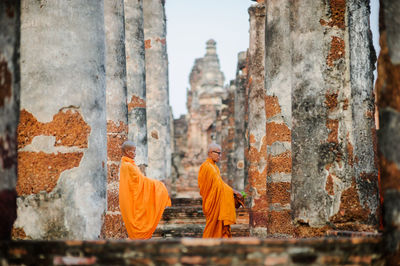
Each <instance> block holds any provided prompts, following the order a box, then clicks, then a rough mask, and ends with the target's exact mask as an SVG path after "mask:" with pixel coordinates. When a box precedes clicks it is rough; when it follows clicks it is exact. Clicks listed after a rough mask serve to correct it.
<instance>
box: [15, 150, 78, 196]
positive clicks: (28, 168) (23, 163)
mask: <svg viewBox="0 0 400 266" xmlns="http://www.w3.org/2000/svg"><path fill="white" fill-rule="evenodd" d="M82 157H83V153H81V152H76V153H57V154H46V153H44V152H38V153H36V152H19V153H18V165H19V167H18V180H17V188H16V189H17V193H18V195H19V196H21V195H30V194H37V193H38V192H40V191H46V192H51V191H52V190H53V189H54V187H55V186H56V185H57V181H58V178H59V177H60V174H61V173H62V172H63V171H65V170H68V169H71V168H74V167H78V166H79V163H80V162H81V159H82Z"/></svg>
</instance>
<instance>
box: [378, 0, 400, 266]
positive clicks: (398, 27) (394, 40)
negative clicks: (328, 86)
mask: <svg viewBox="0 0 400 266" xmlns="http://www.w3.org/2000/svg"><path fill="white" fill-rule="evenodd" d="M399 16H400V4H399V2H398V1H389V0H382V1H380V15H379V29H380V46H381V53H380V55H379V59H378V80H377V82H376V89H377V96H378V106H379V131H378V143H379V163H380V171H381V180H382V183H381V187H382V193H383V199H384V201H383V208H384V211H383V213H384V226H385V231H386V232H385V243H386V250H387V253H388V254H387V255H388V256H387V258H388V265H396V263H398V262H399V260H400V205H399V202H400V22H399V20H398V18H399Z"/></svg>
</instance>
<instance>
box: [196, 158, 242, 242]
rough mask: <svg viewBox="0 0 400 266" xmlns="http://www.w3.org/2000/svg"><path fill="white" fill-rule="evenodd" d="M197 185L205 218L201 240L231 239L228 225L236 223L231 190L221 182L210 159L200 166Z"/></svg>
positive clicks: (216, 169)
mask: <svg viewBox="0 0 400 266" xmlns="http://www.w3.org/2000/svg"><path fill="white" fill-rule="evenodd" d="M198 184H199V188H200V195H201V197H202V198H203V213H204V215H205V216H206V227H205V228H204V232H203V238H211V237H214V238H221V237H231V234H230V225H231V224H234V223H236V211H235V201H234V198H233V189H232V188H231V187H230V186H228V185H227V184H225V182H224V181H223V180H222V178H221V174H220V171H219V168H218V166H217V165H216V164H215V162H214V161H213V160H211V159H210V158H208V159H207V160H206V161H205V162H204V163H203V164H202V165H201V166H200V170H199V176H198Z"/></svg>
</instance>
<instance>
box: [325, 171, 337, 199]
mask: <svg viewBox="0 0 400 266" xmlns="http://www.w3.org/2000/svg"><path fill="white" fill-rule="evenodd" d="M325 190H326V192H328V194H329V195H331V196H333V195H335V191H334V190H333V178H332V175H330V174H329V175H328V177H327V179H326V184H325Z"/></svg>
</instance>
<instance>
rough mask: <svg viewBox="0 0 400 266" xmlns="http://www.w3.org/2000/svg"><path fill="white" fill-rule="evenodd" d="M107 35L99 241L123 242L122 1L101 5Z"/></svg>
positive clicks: (125, 133) (124, 112)
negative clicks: (104, 163)
mask: <svg viewBox="0 0 400 266" xmlns="http://www.w3.org/2000/svg"><path fill="white" fill-rule="evenodd" d="M104 26H105V33H106V51H107V54H106V63H107V64H106V81H107V89H106V105H107V108H106V109H107V172H108V174H107V211H106V214H105V216H104V223H103V227H102V233H101V237H102V238H126V237H127V233H126V230H125V226H124V223H123V221H122V216H121V213H120V210H119V201H118V194H119V166H120V161H121V157H122V153H121V145H122V143H123V142H124V141H125V140H126V139H127V137H128V119H127V105H126V63H125V30H124V0H117V1H104Z"/></svg>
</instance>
